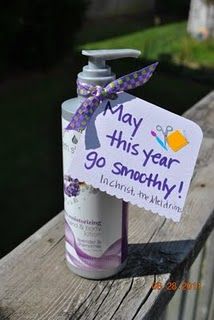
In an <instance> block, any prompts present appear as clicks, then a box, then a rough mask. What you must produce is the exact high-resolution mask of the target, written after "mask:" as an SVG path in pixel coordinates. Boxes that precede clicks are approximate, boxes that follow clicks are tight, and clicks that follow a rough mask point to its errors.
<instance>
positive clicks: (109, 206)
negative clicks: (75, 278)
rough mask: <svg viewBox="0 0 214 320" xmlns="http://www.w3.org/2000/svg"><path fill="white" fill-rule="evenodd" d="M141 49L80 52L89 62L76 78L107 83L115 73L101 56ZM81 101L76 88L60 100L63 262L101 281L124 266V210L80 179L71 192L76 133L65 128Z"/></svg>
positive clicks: (127, 54) (123, 54)
mask: <svg viewBox="0 0 214 320" xmlns="http://www.w3.org/2000/svg"><path fill="white" fill-rule="evenodd" d="M140 53H141V52H140V51H139V50H133V49H114V50H83V51H82V54H83V55H85V56H87V57H88V65H86V66H84V67H83V69H82V71H81V72H80V73H79V74H78V76H77V79H78V81H79V82H80V83H83V84H93V85H99V86H106V85H107V84H108V83H109V82H111V81H113V80H114V79H115V77H116V76H115V74H114V73H112V71H111V68H110V67H109V66H108V65H106V60H114V59H118V58H126V57H133V58H137V57H139V55H140ZM84 99H85V96H82V95H81V93H80V92H79V91H78V96H77V97H76V98H73V99H69V100H67V101H65V102H64V103H63V104H62V135H63V175H64V209H65V246H66V261H67V264H68V267H69V268H70V269H71V270H72V271H73V272H74V273H76V274H78V275H80V276H83V277H86V278H90V279H104V278H107V277H110V276H112V275H114V274H116V273H118V272H119V271H120V270H122V268H123V267H124V266H125V263H126V259H127V246H128V241H127V220H128V219H127V218H128V217H127V215H128V212H127V203H125V202H123V201H122V200H119V199H117V198H115V197H112V196H109V195H108V194H106V193H104V192H101V191H99V190H97V189H94V188H93V187H92V186H88V185H86V184H85V183H80V184H79V185H80V190H79V191H78V192H76V193H75V190H76V189H75V185H76V183H77V182H76V181H74V180H73V179H72V177H71V176H70V175H69V168H70V166H71V165H72V157H73V155H74V153H75V150H76V146H77V143H78V140H79V139H80V136H81V133H80V132H77V131H72V130H69V131H67V130H65V128H66V127H67V125H68V123H69V121H70V120H71V117H72V115H73V114H74V113H75V112H76V110H77V109H78V107H79V106H80V104H81V102H82V101H84ZM77 170H78V168H77Z"/></svg>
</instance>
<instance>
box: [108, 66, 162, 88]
mask: <svg viewBox="0 0 214 320" xmlns="http://www.w3.org/2000/svg"><path fill="white" fill-rule="evenodd" d="M158 63H159V62H155V63H153V64H151V65H149V66H147V67H145V68H142V69H140V70H138V71H134V72H132V73H129V74H127V75H126V76H123V77H121V78H118V79H116V80H114V81H112V82H111V83H109V84H108V85H107V87H106V91H107V92H108V93H110V94H111V93H115V92H120V91H127V90H131V89H135V88H137V87H140V86H142V85H143V84H145V83H146V82H148V81H149V79H150V78H151V76H152V75H153V72H154V71H155V69H156V67H157V65H158Z"/></svg>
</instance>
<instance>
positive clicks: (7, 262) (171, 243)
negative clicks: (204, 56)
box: [0, 92, 214, 320]
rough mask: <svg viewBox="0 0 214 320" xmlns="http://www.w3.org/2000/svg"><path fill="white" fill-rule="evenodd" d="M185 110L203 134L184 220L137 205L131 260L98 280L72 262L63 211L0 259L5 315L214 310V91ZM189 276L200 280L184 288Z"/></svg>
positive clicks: (0, 307)
mask: <svg viewBox="0 0 214 320" xmlns="http://www.w3.org/2000/svg"><path fill="white" fill-rule="evenodd" d="M184 116H185V117H188V118H189V119H192V120H194V121H195V122H197V123H198V124H199V125H200V126H201V128H202V130H203V132H204V140H203V144H202V148H201V151H200V156H199V159H198V162H197V166H196V169H195V173H194V177H193V179H192V183H191V188H190V191H189V194H188V198H187V201H186V206H185V210H184V214H183V216H182V219H181V222H180V223H173V222H172V221H171V220H166V219H165V218H163V217H160V216H158V215H154V214H151V213H150V212H147V211H145V210H142V209H139V208H137V207H133V206H130V219H129V259H128V264H127V267H126V268H125V269H124V270H123V271H122V272H121V273H120V274H118V275H117V276H115V277H112V278H110V279H108V280H103V281H92V280H87V279H83V278H80V277H78V276H76V275H74V274H73V273H71V272H70V271H69V270H68V268H67V267H66V264H65V258H64V221H63V213H60V214H59V215H57V216H56V217H55V218H54V219H52V220H51V221H50V222H49V223H47V224H46V225H45V226H44V227H42V228H41V229H40V230H38V231H37V232H36V233H35V234H33V235H32V236H31V237H30V238H29V239H27V240H26V241H24V242H23V243H22V244H21V245H19V246H18V247H17V248H16V249H15V250H13V251H12V252H11V253H9V254H8V255H7V256H5V257H4V258H3V259H2V260H1V261H0V319H1V320H3V319H10V320H68V319H73V320H77V319H83V320H92V319H95V320H99V319H100V320H101V319H102V320H110V319H113V320H114V319H115V320H116V319H118V320H119V319H120V320H131V319H132V320H142V319H151V320H154V319H160V318H161V317H162V318H164V317H165V319H167V320H168V319H170V320H180V319H182V320H193V319H194V320H195V319H200V320H202V319H209V320H211V319H213V318H214V312H213V261H214V259H213V256H214V255H213V253H214V246H213V244H210V241H211V240H209V243H208V244H207V246H208V247H206V246H205V244H206V240H207V238H208V236H209V234H210V233H211V231H212V229H213V226H214V212H213V209H214V92H212V93H210V94H209V95H208V96H207V97H205V98H204V99H203V100H201V101H200V102H199V103H198V104H197V105H195V106H194V107H192V108H191V109H190V110H188V111H187V112H186V113H185V115H184ZM212 238H213V235H212ZM202 248H203V249H202ZM207 248H208V249H207ZM201 249H202V251H201ZM207 250H208V251H207ZM200 251H201V253H200V254H199V252H200ZM207 252H209V253H207ZM198 254H199V256H198ZM197 256H198V259H197V260H196V264H194V265H193V268H191V272H189V269H190V266H191V264H192V263H193V261H194V260H195V259H196V258H197ZM205 258H206V259H205ZM204 259H205V260H204ZM185 282H186V283H187V282H188V283H196V284H197V283H199V282H201V287H200V288H199V287H198V288H196V287H195V288H194V289H193V288H192V289H191V290H190V289H186V290H185V289H184V286H185V284H184V283H185ZM172 283H174V287H172ZM170 286H171V290H170ZM173 288H174V289H173ZM176 289H177V290H176ZM187 290H188V292H187ZM176 291H177V293H176V296H177V297H176V296H175V298H174V299H173V300H172V302H171V303H170V304H169V306H168V308H167V310H166V306H167V304H168V303H169V301H170V300H171V298H172V297H173V295H174V293H175V292H176ZM178 300H179V301H178ZM178 302H179V303H178ZM199 306H201V308H202V309H200V308H199ZM195 308H196V310H195ZM208 317H209V318H208Z"/></svg>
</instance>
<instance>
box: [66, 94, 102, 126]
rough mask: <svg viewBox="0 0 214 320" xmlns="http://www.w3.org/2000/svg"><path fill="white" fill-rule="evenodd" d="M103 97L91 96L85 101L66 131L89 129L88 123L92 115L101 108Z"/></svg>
mask: <svg viewBox="0 0 214 320" xmlns="http://www.w3.org/2000/svg"><path fill="white" fill-rule="evenodd" d="M100 102H101V96H96V97H95V96H91V97H89V98H87V99H85V100H84V101H83V103H81V105H80V106H79V108H78V109H77V111H76V112H75V114H74V115H73V116H72V118H71V120H70V122H69V124H68V125H67V127H66V128H65V130H75V131H82V130H84V129H85V128H86V127H87V123H88V121H89V119H90V118H91V116H92V114H93V113H94V111H95V110H96V108H97V107H98V106H99V104H100Z"/></svg>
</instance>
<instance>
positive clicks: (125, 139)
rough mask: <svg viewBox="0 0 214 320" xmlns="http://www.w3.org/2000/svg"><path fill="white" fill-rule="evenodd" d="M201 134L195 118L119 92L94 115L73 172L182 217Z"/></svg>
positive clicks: (111, 191)
mask: <svg viewBox="0 0 214 320" xmlns="http://www.w3.org/2000/svg"><path fill="white" fill-rule="evenodd" d="M202 136H203V135H202V131H201V129H200V127H199V126H198V125H197V124H195V123H194V122H192V121H190V120H188V119H185V118H183V117H180V116H178V115H176V114H173V113H171V112H169V111H166V110H164V109H162V108H160V107H157V106H155V105H153V104H151V103H149V102H147V101H144V100H141V99H139V98H136V97H134V96H132V95H130V94H128V93H120V94H119V95H118V98H117V99H116V100H105V101H104V102H103V103H102V104H101V105H100V106H99V107H98V108H97V110H96V111H95V113H94V114H93V116H92V118H91V119H90V121H89V123H88V126H87V128H86V130H85V131H84V132H83V134H82V137H81V139H80V141H79V143H78V145H77V151H76V153H75V155H74V159H73V161H72V163H71V167H70V175H71V176H72V177H73V178H78V179H79V180H80V181H84V182H86V183H87V184H90V185H92V186H93V187H95V188H99V189H100V190H102V191H105V192H107V193H108V194H110V195H112V196H116V197H117V198H119V199H121V198H122V199H123V200H124V201H127V202H130V203H132V204H134V205H137V206H139V207H142V208H145V209H147V210H151V211H152V212H154V213H159V214H160V215H163V216H165V217H167V218H172V219H173V220H174V221H179V220H180V217H181V214H182V210H183V207H184V203H185V199H186V196H187V192H188V189H189V184H190V180H191V177H192V174H193V170H194V166H195V163H196V159H197V155H198V152H199V148H200V144H201V141H202Z"/></svg>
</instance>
